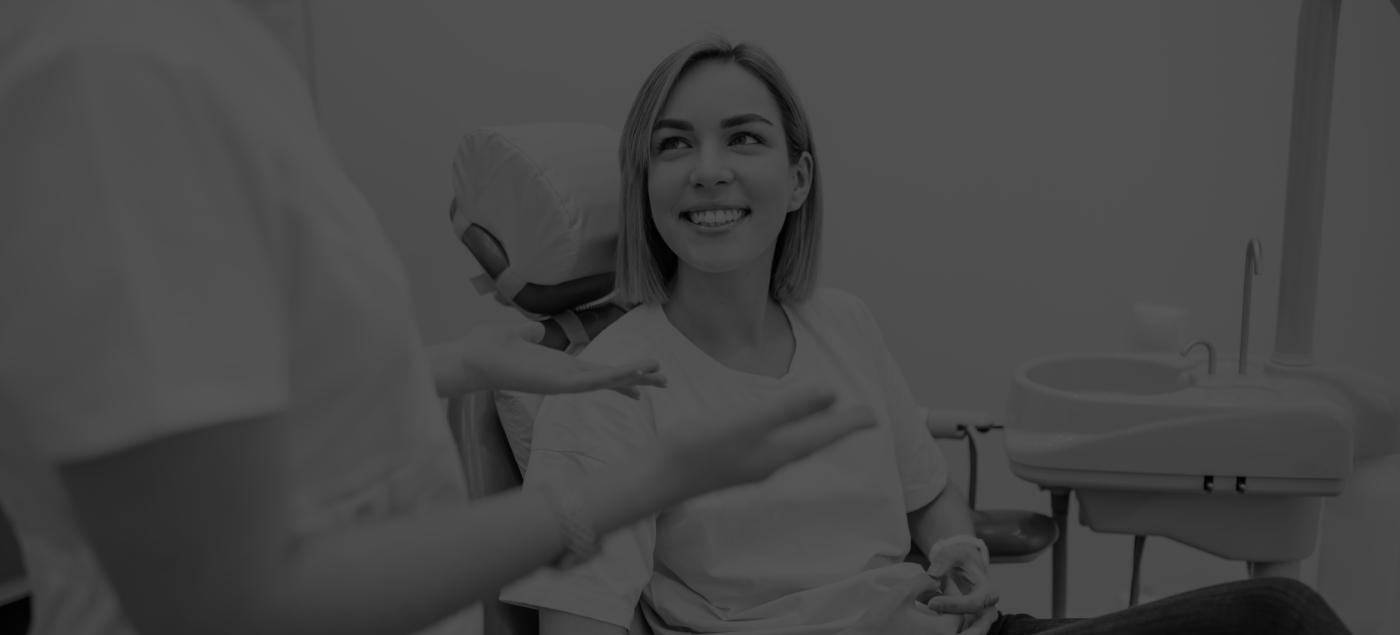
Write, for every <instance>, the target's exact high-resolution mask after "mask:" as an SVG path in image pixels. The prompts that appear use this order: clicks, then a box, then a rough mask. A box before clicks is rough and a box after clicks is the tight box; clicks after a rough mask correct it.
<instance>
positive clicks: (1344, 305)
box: [311, 0, 1400, 617]
mask: <svg viewBox="0 0 1400 635" xmlns="http://www.w3.org/2000/svg"><path fill="white" fill-rule="evenodd" d="M855 4H856V3H812V2H788V1H782V2H779V1H769V2H762V3H751V2H707V3H693V4H685V5H682V4H679V3H666V4H661V3H650V2H601V3H600V2H589V3H576V2H551V3H540V2H513V3H505V2H500V3H483V2H456V1H446V0H444V1H437V2H427V1H421V0H416V1H404V2H359V1H351V0H336V1H334V2H326V1H323V0H317V1H315V2H312V3H311V9H312V11H311V15H312V20H313V25H314V46H315V51H314V60H315V72H314V76H315V77H316V81H317V86H316V90H317V93H318V95H319V105H320V110H321V115H322V122H323V126H324V128H325V131H326V133H327V135H328V136H329V138H330V140H331V142H332V144H333V146H334V147H335V149H336V151H337V152H338V154H339V156H340V158H341V160H342V162H343V165H344V167H345V169H346V170H347V172H348V173H349V174H350V175H351V177H352V178H353V179H354V180H355V182H356V183H357V184H358V185H359V187H360V188H361V189H362V190H363V191H364V193H365V194H366V196H367V197H368V198H369V200H370V201H371V202H372V203H373V205H374V206H375V208H376V209H377V210H378V212H379V214H380V216H381V218H382V220H383V223H384V227H385V229H386V231H387V232H388V234H389V236H390V237H391V239H392V240H393V242H394V244H395V245H396V246H397V247H398V249H399V251H400V253H401V255H402V257H403V259H404V261H405V263H406V265H407V268H408V271H409V274H410V276H411V278H412V284H413V290H414V292H415V294H416V301H417V309H418V314H419V321H420V325H421V329H422V333H423V337H424V339H425V340H426V341H429V342H432V341H441V340H445V339H449V338H453V337H457V336H460V335H462V334H464V333H466V332H467V331H468V330H469V329H470V328H471V327H473V326H475V325H478V324H484V323H502V322H515V321H519V320H520V319H521V318H520V317H519V316H518V315H517V314H515V313H514V312H513V311H510V310H507V309H505V308H503V307H500V306H498V305H496V304H495V303H494V302H493V301H491V300H489V299H487V298H485V297H479V296H477V295H476V294H475V292H474V291H473V289H472V286H471V284H470V281H469V278H470V277H471V276H472V275H475V274H476V273H478V272H479V271H480V269H479V267H478V266H477V265H476V264H475V262H474V261H473V260H472V258H471V256H470V255H469V254H468V252H467V251H466V249H465V248H464V247H462V246H461V244H460V243H458V242H457V239H456V237H455V236H454V235H453V233H452V231H451V226H450V224H449V222H448V218H447V205H448V202H449V200H450V199H451V197H452V190H451V184H450V180H449V170H450V166H451V160H452V151H453V148H454V146H455V144H456V143H457V141H458V139H459V138H460V137H461V136H462V135H463V134H465V133H467V132H469V131H471V130H474V129H477V128H481V127H485V126H492V125H504V124H515V123H528V122H537V121H548V120H571V121H582V122H592V123H600V124H606V125H609V126H612V127H614V128H618V129H620V128H621V126H622V123H623V120H624V118H625V116H626V112H627V110H628V108H629V106H630V105H631V102H632V99H633V97H634V96H635V94H636V91H637V89H638V88H639V87H640V84H641V82H642V80H643V79H644V78H645V77H646V75H647V73H648V72H650V70H651V69H652V68H653V67H654V66H655V65H656V64H657V63H658V62H659V61H660V60H661V59H662V58H663V57H664V56H665V55H666V54H668V53H670V52H671V51H673V50H674V49H676V48H678V47H679V46H681V45H682V44H684V43H686V42H688V41H689V40H691V39H693V38H695V37H698V36H700V35H703V34H705V33H707V32H710V31H716V32H719V33H721V34H724V35H726V36H728V37H730V38H732V39H734V40H737V41H750V42H755V43H758V44H761V45H763V46H765V47H766V48H768V50H769V51H770V52H772V53H773V54H774V55H775V56H776V57H777V58H778V60H779V61H780V62H781V63H782V64H783V65H784V67H785V69H786V70H787V72H788V73H789V75H790V77H791V78H792V80H793V81H794V83H795V84H796V87H797V89H798V91H799V94H800V95H801V97H802V99H803V101H804V103H805V106H806V108H807V110H808V113H809V114H810V116H811V118H812V120H813V122H814V126H815V139H816V143H817V147H818V149H819V156H820V160H821V161H822V170H823V176H824V178H825V186H826V193H827V207H826V214H827V215H826V238H825V243H824V249H825V259H824V280H825V284H826V285H828V286H834V287H840V288H843V289H846V290H849V291H852V292H854V293H856V294H857V295H859V296H860V297H862V298H863V299H864V300H865V302H866V303H867V304H868V305H869V306H870V308H871V310H872V311H873V312H874V314H875V315H876V317H877V318H878V319H879V321H880V324H881V327H882V329H883V331H884V334H885V337H886V340H887V342H889V343H890V345H891V349H892V351H893V353H894V356H895V358H896V359H897V361H898V362H899V364H900V366H901V367H902V368H903V370H904V373H905V377H906V378H907V380H908V382H909V385H910V388H911V389H912V391H913V393H914V395H915V397H916V398H917V399H918V400H919V401H920V402H921V403H923V404H926V405H930V406H937V407H948V408H961V409H978V410H985V411H989V412H994V413H1001V412H1003V410H1004V401H1005V397H1006V391H1007V388H1008V385H1009V382H1010V378H1011V374H1012V372H1013V371H1014V370H1015V368H1016V367H1017V366H1018V365H1020V364H1021V363H1023V362H1025V361H1028V360H1030V359H1032V358H1035V357H1039V356H1043V355H1049V354H1056V353H1067V352H1075V351H1089V350H1121V349H1124V348H1126V347H1127V341H1128V335H1129V323H1130V318H1129V315H1130V313H1129V311H1130V307H1131V304H1132V303H1133V302H1136V301H1148V302H1156V303H1164V304H1170V305H1175V306H1180V307H1184V308H1186V309H1188V310H1189V311H1190V318H1189V323H1188V333H1187V335H1188V336H1189V337H1192V338H1196V337H1201V338H1206V339H1208V340H1210V341H1211V342H1213V343H1214V344H1215V345H1216V347H1217V349H1219V350H1220V352H1221V354H1222V355H1225V354H1230V355H1233V354H1234V352H1235V351H1236V350H1237V347H1238V338H1239V320H1240V309H1241V290H1242V272H1243V265H1244V263H1243V258H1244V247H1245V244H1246V242H1247V241H1248V239H1250V238H1259V239H1260V240H1261V241H1262V242H1263V245H1264V259H1263V276H1262V277H1260V278H1257V279H1256V282H1255V285H1254V289H1255V298H1254V323H1253V327H1252V334H1253V335H1252V338H1251V351H1252V352H1251V355H1252V356H1254V358H1255V359H1264V358H1265V357H1266V356H1267V355H1268V354H1269V352H1271V351H1272V344H1273V334H1274V314H1275V306H1276V301H1277V284H1278V277H1277V276H1278V273H1279V255H1280V245H1281V237H1282V230H1283V228H1282V219H1283V201H1284V183H1285V172H1286V165H1287V152H1288V133H1289V117H1290V108H1291V105H1290V104H1291V94H1292V93H1291V87H1292V80H1293V57H1294V56H1293V52H1294V46H1295V38H1296V28H1297V15H1298V3H1297V2H1281V1H1279V0H1252V1H1242V0H1241V1H1235V2H1229V3H1222V2H1214V1H1189V2H1188V1H1175V2H1166V1H1161V2H1134V3H1122V2H1107V1H1104V2H1082V1H1081V2H1070V1H1061V2H1055V3H1045V2H1031V1H1025V2H981V3H941V4H936V5H928V6H925V5H921V4H916V3H900V4H898V6H896V5H895V3H891V4H890V5H887V6H876V7H873V8H867V7H859V8H858V7H856V6H855ZM1397 113H1400V15H1397V13H1396V11H1395V8H1394V7H1393V6H1392V5H1391V4H1390V3H1388V2H1384V1H1383V0H1355V1H1349V2H1347V3H1345V5H1344V7H1343V9H1342V22H1341V29H1340V44H1339V46H1338V54H1337V73H1336V87H1335V101H1334V106H1333V125H1332V143H1331V154H1330V167H1329V178H1328V186H1327V212H1326V220H1325V223H1324V236H1323V255H1322V270H1321V281H1320V294H1319V309H1318V313H1317V335H1316V355H1317V357H1319V358H1321V359H1326V360H1332V361H1338V362H1343V363H1348V364H1352V365H1355V366H1357V367H1360V368H1362V369H1365V370H1369V371H1371V372H1374V373H1376V374H1378V375H1380V376H1382V377H1384V378H1386V379H1387V380H1389V381H1390V382H1391V383H1392V385H1396V386H1400V333H1397V330H1396V328H1395V325H1396V324H1400V292H1398V291H1397V288H1400V285H1397V283H1396V278H1397V275H1398V274H1400V250H1397V249H1395V247H1394V245H1395V242H1396V241H1397V239H1400V213H1398V212H1400V209H1398V208H1400V116H1397ZM979 440H980V441H981V444H980V446H979V449H980V450H981V457H982V461H981V470H980V472H981V473H980V479H979V488H978V503H979V507H982V508H1021V509H1032V510H1037V511H1041V512H1043V513H1047V514H1048V513H1049V500H1048V494H1046V493H1043V492H1040V491H1039V490H1038V489H1037V488H1036V486H1034V485H1031V484H1029V483H1026V482H1024V481H1020V480H1019V479H1017V478H1015V477H1014V476H1013V475H1012V474H1011V473H1010V472H1009V470H1008V469H1007V465H1006V459H1005V455H1004V453H1003V452H1002V449H1001V436H1000V433H996V432H993V433H991V434H988V435H985V436H982V437H980V438H979ZM942 445H943V448H944V452H945V454H946V455H947V456H948V459H949V461H950V464H951V466H952V468H951V469H952V471H953V474H954V475H955V481H956V482H957V483H958V484H959V485H960V486H962V487H963V488H964V490H965V486H966V480H967V479H966V469H967V467H966V466H967V464H966V459H965V452H964V449H963V446H962V445H961V444H959V443H950V442H942ZM1076 510H1077V505H1076V506H1075V507H1074V508H1072V510H1071V523H1070V524H1071V531H1070V535H1069V553H1070V569H1069V571H1070V580H1069V581H1070V585H1069V613H1070V615H1072V616H1081V617H1084V616H1093V615H1098V614H1102V613H1105V612H1108V611H1111V610H1113V609H1115V608H1118V607H1121V606H1123V602H1124V600H1123V599H1122V598H1123V597H1125V596H1126V591H1127V586H1128V581H1129V572H1130V566H1131V565H1130V561H1131V553H1132V538H1131V537H1129V536H1116V535H1103V534H1095V533H1092V532H1090V531H1089V530H1088V529H1087V528H1084V527H1081V526H1079V525H1078V523H1077V511H1076ZM1244 569H1245V568H1244V565H1243V564H1242V563H1235V562H1227V561H1224V560H1221V559H1218V558H1215V557H1212V556H1209V555H1206V554H1204V553H1201V552H1198V551H1195V550H1194V549H1191V548H1188V547H1184V546H1181V545H1178V544H1176V543H1173V542H1171V541H1170V540H1168V539H1165V538H1153V539H1150V540H1148V543H1147V549H1146V555H1145V558H1144V562H1143V573H1142V581H1143V586H1144V594H1145V596H1147V597H1146V599H1151V598H1152V597H1160V596H1163V595H1169V594H1172V593H1177V592H1180V591H1184V590H1188V589H1191V588H1196V587H1201V586H1206V585H1209V584H1214V583H1217V582H1224V581H1228V580H1234V579H1241V578H1243V577H1244V576H1245V571H1244ZM992 575H993V578H994V579H995V581H996V582H997V584H998V585H999V586H1000V588H1001V590H1002V597H1003V600H1002V603H1001V608H1002V611H1003V612H1007V613H1011V612H1026V613H1032V614H1035V615H1038V616H1042V617H1048V616H1049V612H1050V592H1049V589H1050V557H1049V555H1048V554H1047V555H1045V556H1044V557H1042V558H1040V559H1039V560H1037V561H1036V562H1034V563H1031V564H1026V565H997V566H994V567H993V568H992Z"/></svg>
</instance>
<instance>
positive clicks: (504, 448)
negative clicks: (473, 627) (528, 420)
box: [447, 391, 652, 635]
mask: <svg viewBox="0 0 1400 635" xmlns="http://www.w3.org/2000/svg"><path fill="white" fill-rule="evenodd" d="M447 419H448V423H449V424H450V426H451V428H452V437H453V440H454V441H456V443H457V450H458V454H459V455H460V456H461V459H462V472H463V475H464V476H465V477H466V482H467V496H468V498H470V499H471V500H479V499H482V498H486V497H488V496H492V495H495V494H499V493H501V492H505V491H507V490H510V489H514V488H516V487H520V484H521V482H522V479H521V476H520V470H519V468H517V467H516V463H515V457H514V456H513V455H512V454H511V449H510V444H509V443H508V442H507V441H506V435H505V431H504V430H503V429H502V428H501V420H500V417H499V416H498V415H497V412H496V402H495V400H494V399H493V398H492V395H491V393H489V392H486V391H481V392H475V393H471V394H468V395H464V396H462V397H456V398H453V399H449V400H448V401H447ZM481 607H482V634H483V635H537V634H538V633H539V614H538V613H537V612H536V611H534V610H532V609H528V608H525V607H521V606H515V605H513V604H507V603H505V602H502V601H500V599H498V598H495V597H491V598H486V599H484V600H482V602H481ZM628 630H629V632H630V633H631V634H632V635H652V631H651V628H650V627H649V626H648V625H647V623H646V620H645V618H643V617H642V610H641V607H640V606H638V608H637V612H636V613H634V614H633V616H632V626H631V628H630V629H628Z"/></svg>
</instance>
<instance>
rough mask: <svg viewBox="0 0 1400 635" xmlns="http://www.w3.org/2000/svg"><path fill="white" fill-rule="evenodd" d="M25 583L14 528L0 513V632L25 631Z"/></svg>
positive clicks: (27, 600) (27, 620)
mask: <svg viewBox="0 0 1400 635" xmlns="http://www.w3.org/2000/svg"><path fill="white" fill-rule="evenodd" d="M29 604H30V601H29V584H28V583H27V582H26V581H25V577H24V556H23V553H22V552H21V551H20V545H19V540H18V538H17V537H16V536H15V532H14V528H13V527H11V526H10V521H9V519H8V518H6V517H5V514H4V511H3V510H0V633H23V632H25V631H27V630H28V629H29V613H30V606H29Z"/></svg>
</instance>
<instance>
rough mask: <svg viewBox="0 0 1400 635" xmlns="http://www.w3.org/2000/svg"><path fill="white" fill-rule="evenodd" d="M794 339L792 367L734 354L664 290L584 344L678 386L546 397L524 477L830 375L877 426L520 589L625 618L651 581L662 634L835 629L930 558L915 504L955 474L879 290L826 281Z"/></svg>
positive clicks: (697, 503)
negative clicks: (714, 354) (644, 363)
mask: <svg viewBox="0 0 1400 635" xmlns="http://www.w3.org/2000/svg"><path fill="white" fill-rule="evenodd" d="M786 311H787V316H788V319H789V322H790V323H791V324H792V327H793V335H794V337H795V340H796V349H795V352H794V354H793V358H792V362H791V365H790V370H789V372H788V373H787V375H785V376H783V377H782V378H777V379H775V378H771V377H763V376H757V375H751V374H747V373H742V372H738V371H734V370H731V369H729V368H727V367H725V366H723V365H721V364H720V363H718V362H716V361H715V360H714V359H712V358H710V357H709V356H708V355H706V354H705V353H704V352H702V351H700V349H698V348H697V347H695V345H694V344H692V343H691V342H690V341H689V340H688V339H686V338H685V336H684V335H682V334H681V333H680V332H679V331H677V330H676V329H675V328H674V327H673V326H672V325H671V323H670V322H669V321H668V320H667V319H666V315H665V313H664V312H663V310H662V309H661V308H660V307H659V306H657V305H643V306H640V307H637V308H635V309H633V310H632V311H630V312H629V313H627V314H626V315H625V316H623V317H622V318H621V319H619V320H618V321H617V322H615V323H614V324H612V325H611V326H610V327H609V328H607V329H606V330H604V331H603V332H602V333H601V334H599V335H598V337H597V338H595V339H594V341H593V343H592V344H590V345H589V346H588V348H586V349H584V351H583V353H582V354H581V355H580V358H582V359H586V360H589V361H593V362H597V363H602V364H619V363H624V362H626V361H630V360H635V359H642V358H654V359H656V360H657V361H659V362H660V364H661V368H662V370H663V372H665V373H666V376H667V378H668V379H669V380H670V381H669V387H667V388H664V389H658V388H644V389H643V390H642V395H643V397H642V399H641V400H640V401H633V400H631V399H628V398H626V397H623V396H621V395H618V394H616V393H612V392H609V391H599V392H594V393H587V394H581V395H558V396H551V397H547V398H546V399H545V400H544V404H543V405H542V406H541V408H540V412H539V417H538V420H537V421H536V425H535V430H534V440H533V443H534V447H533V451H532V452H531V455H530V470H529V471H528V472H527V473H526V476H525V480H526V483H527V484H528V483H531V482H539V481H546V480H557V479H568V478H572V477H573V476H575V475H577V474H578V473H580V472H581V471H583V470H587V469H589V468H593V467H596V466H600V465H607V464H612V463H615V462H617V461H620V460H622V459H623V458H624V457H626V456H628V455H629V454H631V453H632V452H635V451H638V450H640V449H641V448H642V447H643V446H644V444H646V443H647V442H648V440H649V439H651V438H653V437H654V435H656V434H657V433H664V432H665V431H666V430H668V429H672V428H674V427H676V426H680V425H695V424H699V425H703V424H704V419H703V416H704V415H705V413H709V412H714V411H715V410H716V409H718V408H722V407H729V406H743V405H745V404H758V403H762V402H765V401H768V400H770V399H771V398H772V395H773V394H774V392H775V391H778V390H780V389H782V388H783V387H785V386H790V385H793V384H797V383H805V382H821V383H826V384H828V385H831V386H832V388H833V389H834V390H835V391H836V393H837V404H836V405H837V407H843V406H846V405H851V404H857V403H863V404H866V405H868V406H869V407H870V408H871V410H872V412H873V413H874V414H875V416H876V418H877V421H878V426H877V427H876V429H874V430H869V431H863V432H860V433H857V434H856V435H854V436H852V437H851V438H848V439H845V440H843V441H841V442H840V443H838V444H836V445H835V446H833V447H831V448H828V449H825V450H823V451H821V452H819V453H817V454H816V455H814V456H813V457H810V458H808V459H806V460H804V461H801V462H799V463H797V464H794V465H791V466H788V467H786V468H784V469H782V470H780V471H779V472H778V473H777V474H775V475H774V476H773V477H772V478H770V479H769V480H768V481H766V482H764V483H762V484H759V485H751V486H745V487H740V488H736V489H732V490H728V491H724V492H719V493H715V494H710V495H707V496H702V497H700V498H697V499H695V500H693V501H690V502H687V503H684V504H682V505H680V506H679V507H677V508H674V509H671V510H668V511H665V512H663V513H662V514H660V515H659V516H656V517H652V518H649V519H647V520H645V521H643V522H640V523H637V524H635V525H633V526H631V527H629V528H626V529H624V530H622V531H618V532H615V533H614V534H612V535H610V536H608V537H607V538H606V539H605V540H604V550H603V553H602V554H601V555H600V556H599V557H597V558H595V559H594V560H592V561H590V562H588V563H585V564H583V565H581V566H579V567H577V568H575V569H571V570H568V571H562V572H560V571H550V570H544V571H539V572H537V573H536V574H534V575H532V576H531V577H529V578H526V579H525V580H523V581H521V582H519V583H517V584H514V585H512V586H510V587H507V588H506V590H505V591H504V592H503V593H502V594H501V598H502V599H503V600H505V601H507V602H512V603H516V604H522V605H526V606H533V607H536V608H548V609H553V610H559V611H564V612H568V613H573V614H576V615H581V616H585V617H590V618H593V619H597V620H601V621H603V622H608V623H612V624H616V625H618V626H621V627H623V628H626V627H627V626H628V625H629V624H630V623H631V619H632V615H633V611H634V609H635V607H636V606H637V603H638V601H639V600H640V599H641V598H643V597H645V598H646V600H647V605H648V606H649V607H651V608H652V609H654V611H652V612H649V613H648V620H649V622H650V623H651V627H652V629H653V630H655V631H656V633H657V634H658V635H666V634H670V633H711V632H734V631H743V632H745V633H763V634H778V633H807V634H813V635H820V634H825V633H835V632H836V631H839V630H841V629H842V628H845V627H848V626H850V625H851V624H852V623H854V622H855V620H857V619H858V618H859V617H860V615H861V614H862V613H863V612H864V611H865V609H866V608H868V607H869V605H870V603H871V602H872V601H873V600H874V599H875V598H876V597H877V596H878V595H879V594H880V593H881V592H882V587H884V588H887V587H890V586H893V585H895V584H898V583H899V582H900V581H903V580H907V579H909V578H910V577H913V576H915V575H918V574H919V573H921V569H920V567H919V565H917V564H913V563H905V562H904V561H903V560H904V557H905V556H906V555H907V553H908V550H909V546H910V536H909V527H908V521H907V518H906V513H907V512H909V511H913V510H915V509H918V508H920V507H923V506H924V505H926V504H928V503H929V502H930V501H932V500H933V499H934V498H935V497H936V496H937V495H938V494H939V492H941V491H942V490H943V487H944V485H945V484H946V483H947V467H946V465H945V463H944V461H943V457H942V455H941V453H940V452H939V450H938V446H937V445H936V444H935V443H934V441H933V438H932V437H931V436H930V435H929V433H928V430H927V429H926V428H925V427H924V425H923V421H922V420H921V419H920V418H919V414H918V410H917V407H916V406H915V404H914V400H913V398H912V396H911V395H910V394H909V389H908V386H907V385H906V384H905V381H904V378H903V375H902V374H901V373H900V371H899V368H898V366H896V365H895V363H894V360H893V358H892V357H891V356H890V354H889V352H888V350H886V348H885V345H884V342H883V340H882V338H881V335H880V331H879V328H878V327H877V326H876V324H875V321H874V320H873V319H872V318H871V316H870V314H869V312H868V311H867V309H866V308H865V305H864V304H863V303H861V302H860V300H858V299H856V298H855V297H854V296H851V295H850V294H847V293H844V292H840V291H836V290H831V289H823V290H820V291H818V292H817V293H816V294H815V296H814V297H813V298H812V299H811V300H809V301H807V302H805V303H803V304H801V305H797V306H792V307H788V308H787V309H786Z"/></svg>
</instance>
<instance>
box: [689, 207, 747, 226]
mask: <svg viewBox="0 0 1400 635" xmlns="http://www.w3.org/2000/svg"><path fill="white" fill-rule="evenodd" d="M688 215H689V217H690V222H692V223H695V224H697V225H709V226H718V225H725V224H728V223H732V222H734V221H736V220H739V218H741V217H742V216H743V215H744V211H743V210H738V209H721V210H705V211H703V212H689V213H688Z"/></svg>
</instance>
